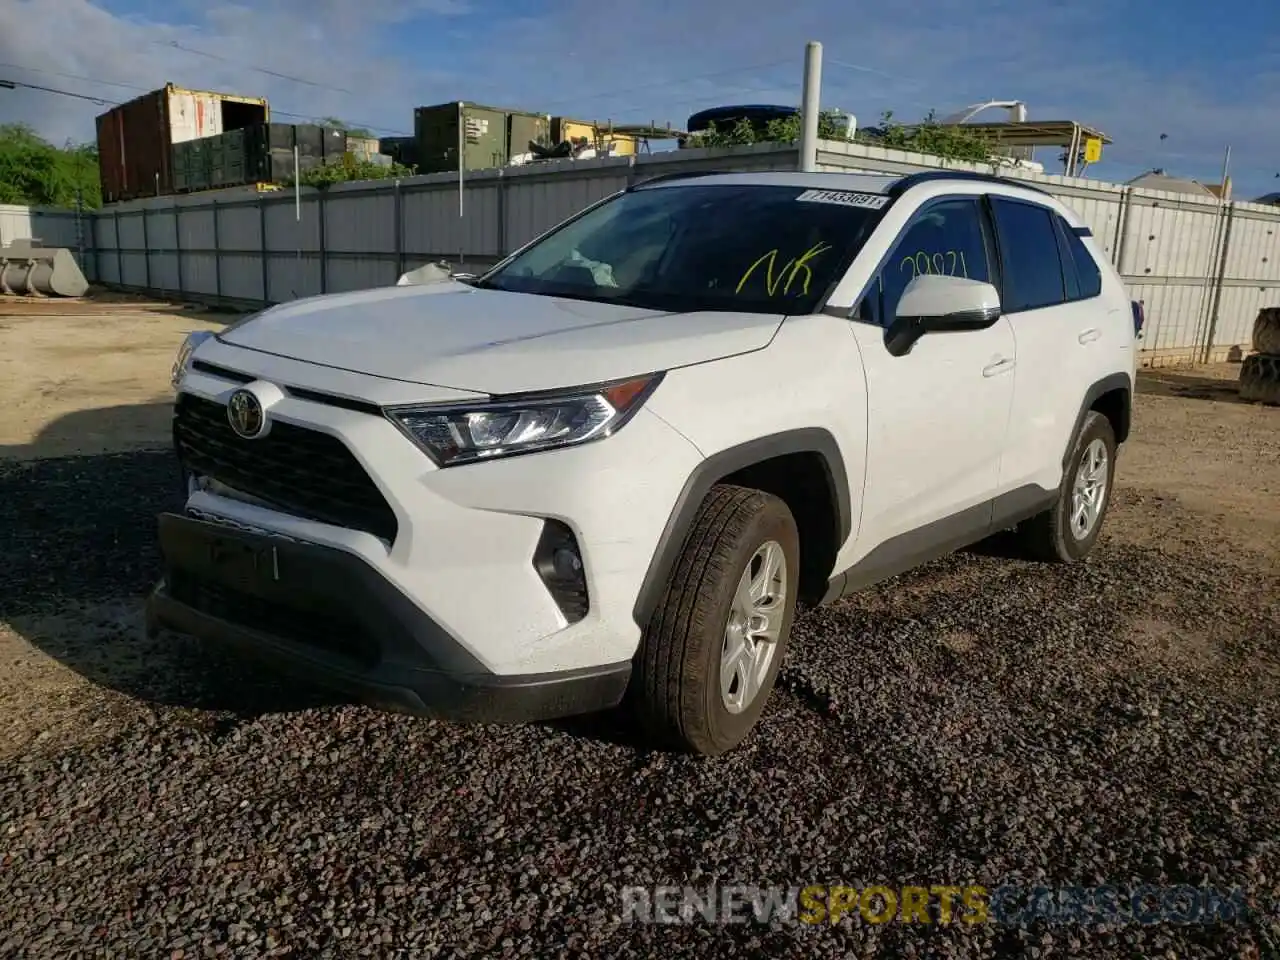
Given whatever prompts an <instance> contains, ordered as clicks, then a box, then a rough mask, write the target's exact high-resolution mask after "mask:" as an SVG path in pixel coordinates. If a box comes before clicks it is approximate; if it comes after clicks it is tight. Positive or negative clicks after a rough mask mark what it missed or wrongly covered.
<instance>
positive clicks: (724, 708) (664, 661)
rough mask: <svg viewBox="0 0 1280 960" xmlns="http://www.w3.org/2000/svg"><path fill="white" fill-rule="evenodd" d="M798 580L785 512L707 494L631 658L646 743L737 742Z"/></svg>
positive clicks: (717, 747) (769, 668)
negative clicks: (648, 738)
mask: <svg viewBox="0 0 1280 960" xmlns="http://www.w3.org/2000/svg"><path fill="white" fill-rule="evenodd" d="M799 575H800V538H799V534H798V533H797V531H796V524H795V519H794V518H793V517H792V516H791V511H790V510H789V509H788V508H787V505H786V504H785V503H783V502H782V501H781V500H780V499H778V498H777V497H775V496H772V495H770V494H767V493H763V492H761V491H759V490H752V489H748V488H746V487H737V486H730V485H728V484H722V485H718V486H715V487H713V488H712V489H711V492H710V493H708V494H707V497H706V499H705V500H704V501H703V503H702V505H701V507H700V508H699V511H698V515H697V517H696V519H695V520H694V524H693V529H692V530H691V531H690V532H689V535H688V537H687V539H686V540H685V544H684V549H683V550H682V551H681V553H680V557H679V559H678V560H677V562H676V565H675V569H674V570H673V571H672V574H671V580H670V582H669V583H668V585H667V589H666V592H665V593H664V594H663V597H662V601H661V603H660V604H659V605H658V608H657V610H656V611H655V612H654V614H653V617H652V618H651V619H650V621H649V624H648V626H647V627H646V628H645V631H644V635H643V637H642V638H641V641H640V649H639V650H638V651H637V653H636V660H635V667H634V672H633V678H632V691H631V698H632V701H633V703H634V706H635V708H636V709H637V711H638V712H639V714H640V717H641V719H642V720H643V722H644V725H645V727H646V728H647V730H648V732H649V734H650V735H651V736H653V737H654V739H655V740H658V741H659V742H662V743H665V744H670V745H672V746H676V747H678V748H681V749H684V750H688V751H691V752H694V753H700V754H704V755H716V754H721V753H724V752H725V751H727V750H729V749H732V748H733V747H735V746H737V745H738V744H739V743H740V742H741V741H742V740H743V738H744V737H746V735H747V733H748V732H749V731H750V730H751V728H752V727H753V726H754V725H755V723H756V721H757V720H758V719H759V717H760V713H761V711H763V709H764V705H765V702H766V701H767V700H768V698H769V693H770V691H771V690H772V689H773V685H774V681H775V680H776V679H777V676H778V668H779V667H780V666H781V664H782V658H783V656H784V654H785V653H786V647H787V638H788V637H789V635H790V633H791V621H792V619H793V617H794V616H795V607H796V588H797V586H798V580H799Z"/></svg>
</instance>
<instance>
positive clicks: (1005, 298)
mask: <svg viewBox="0 0 1280 960" xmlns="http://www.w3.org/2000/svg"><path fill="white" fill-rule="evenodd" d="M991 209H992V211H993V212H994V213H995V221H996V236H997V237H998V238H999V241H1000V263H1001V267H1002V271H1001V272H1002V273H1003V275H1004V291H1003V294H1002V296H1001V298H1000V302H1001V307H1002V308H1003V310H1004V312H1006V313H1018V312H1019V311H1022V310H1035V309H1037V308H1039V307H1050V306H1053V305H1054V304H1059V303H1062V302H1063V301H1065V300H1066V288H1065V287H1064V285H1063V281H1062V259H1061V256H1060V255H1059V253H1058V238H1057V236H1056V235H1055V231H1054V227H1053V217H1054V216H1055V214H1054V213H1053V212H1052V211H1050V210H1048V209H1046V208H1045V207H1041V206H1038V205H1037V204H1033V203H1023V202H1021V201H1017V200H1006V199H1005V198H1003V197H992V198H991Z"/></svg>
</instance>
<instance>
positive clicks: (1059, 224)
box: [1053, 217, 1080, 301]
mask: <svg viewBox="0 0 1280 960" xmlns="http://www.w3.org/2000/svg"><path fill="white" fill-rule="evenodd" d="M1053 225H1054V227H1056V229H1055V230H1054V233H1056V234H1057V236H1058V254H1059V255H1060V256H1061V257H1062V280H1063V282H1064V283H1065V284H1066V287H1067V300H1068V301H1071V300H1079V299H1080V276H1079V274H1078V273H1077V271H1076V261H1075V257H1073V256H1072V255H1071V245H1070V244H1069V243H1068V242H1067V234H1069V233H1070V232H1071V228H1070V227H1069V226H1067V224H1066V222H1065V221H1064V220H1063V219H1062V218H1061V217H1055V218H1054V224H1053Z"/></svg>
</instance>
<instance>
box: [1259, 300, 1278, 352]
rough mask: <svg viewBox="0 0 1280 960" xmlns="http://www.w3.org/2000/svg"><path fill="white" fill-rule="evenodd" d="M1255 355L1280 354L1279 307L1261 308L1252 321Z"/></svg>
mask: <svg viewBox="0 0 1280 960" xmlns="http://www.w3.org/2000/svg"><path fill="white" fill-rule="evenodd" d="M1253 349H1254V352H1255V353H1270V354H1280V307H1263V308H1262V309H1261V310H1259V311H1258V318H1257V319H1256V320H1254V321H1253Z"/></svg>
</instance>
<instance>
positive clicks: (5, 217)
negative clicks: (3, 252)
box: [0, 204, 93, 250]
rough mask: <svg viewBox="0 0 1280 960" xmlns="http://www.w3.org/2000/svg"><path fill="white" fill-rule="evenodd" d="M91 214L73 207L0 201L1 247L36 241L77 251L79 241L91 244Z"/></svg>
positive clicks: (47, 245)
mask: <svg viewBox="0 0 1280 960" xmlns="http://www.w3.org/2000/svg"><path fill="white" fill-rule="evenodd" d="M92 216H93V215H92V214H87V215H85V216H84V217H80V216H78V215H77V214H76V212H75V211H74V210H51V209H47V208H44V207H15V206H11V205H9V204H0V247H4V246H7V245H8V244H9V242H10V241H12V240H39V241H40V242H41V243H43V244H44V245H45V246H46V247H70V248H71V249H72V250H78V249H79V248H80V245H81V242H82V241H84V242H85V245H86V246H92V244H91V243H89V242H88V240H89V230H90V222H89V221H90V220H91V219H92Z"/></svg>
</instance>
